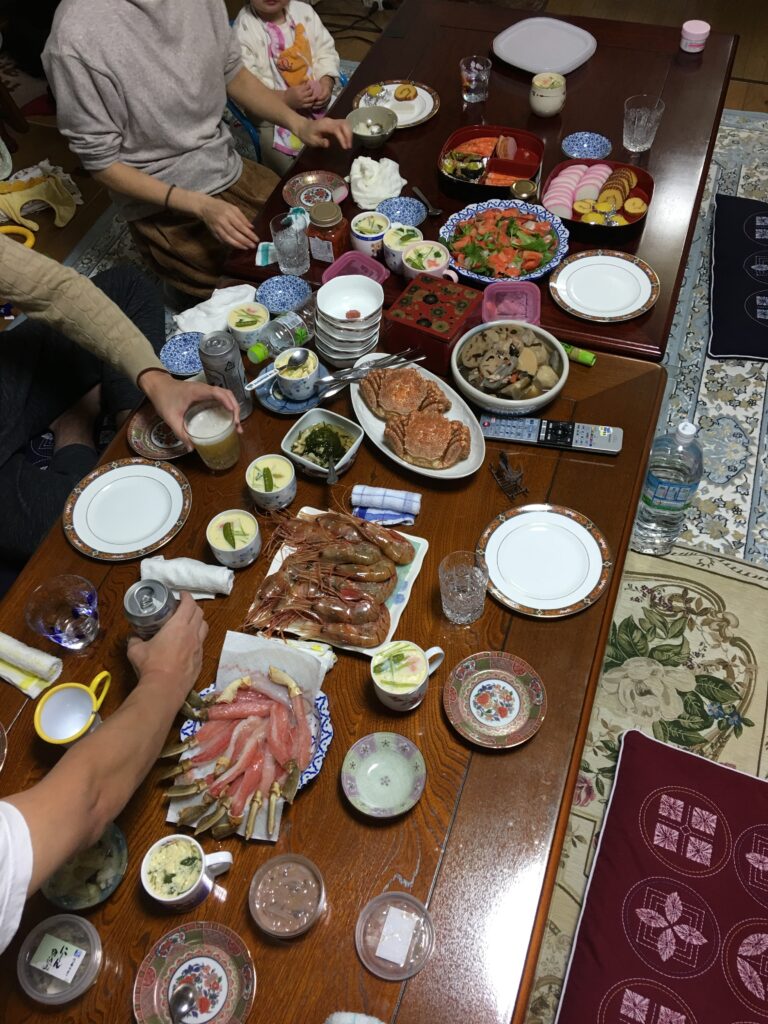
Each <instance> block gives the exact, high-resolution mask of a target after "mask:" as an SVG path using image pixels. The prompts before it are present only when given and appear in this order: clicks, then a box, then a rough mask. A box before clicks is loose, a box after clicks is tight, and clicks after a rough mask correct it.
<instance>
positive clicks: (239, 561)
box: [205, 508, 261, 569]
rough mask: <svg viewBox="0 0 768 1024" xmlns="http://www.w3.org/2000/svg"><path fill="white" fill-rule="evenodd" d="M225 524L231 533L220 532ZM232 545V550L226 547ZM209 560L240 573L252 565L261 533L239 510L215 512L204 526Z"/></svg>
mask: <svg viewBox="0 0 768 1024" xmlns="http://www.w3.org/2000/svg"><path fill="white" fill-rule="evenodd" d="M226 524H230V526H231V527H232V532H231V534H229V530H228V531H227V534H225V532H224V528H225V526H226ZM228 535H229V537H230V538H231V539H232V540H233V541H234V547H233V546H232V544H230V543H229V540H228ZM205 536H206V538H207V540H208V546H209V547H210V549H211V551H212V553H213V557H214V558H215V559H216V561H217V562H218V563H219V564H220V565H226V567H227V568H228V569H243V568H244V567H245V566H246V565H250V564H251V562H255V561H256V559H257V558H258V556H259V552H260V551H261V531H260V530H259V524H258V521H257V520H256V519H255V518H254V517H253V516H252V515H251V513H250V512H246V511H245V509H242V508H230V509H227V511H226V512H219V513H218V514H217V515H215V516H214V517H213V519H212V520H211V521H210V523H208V527H207V529H206V531H205Z"/></svg>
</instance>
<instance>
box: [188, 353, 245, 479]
mask: <svg viewBox="0 0 768 1024" xmlns="http://www.w3.org/2000/svg"><path fill="white" fill-rule="evenodd" d="M238 358H239V353H238ZM184 426H185V427H186V430H187V433H188V434H189V439H190V441H191V442H192V444H193V445H194V446H195V450H196V451H197V454H198V455H199V456H200V458H201V459H202V460H203V462H204V463H205V464H206V466H207V467H208V468H209V469H231V468H232V466H234V465H235V463H236V462H237V460H238V459H239V458H240V438H239V436H238V433H237V428H236V426H235V417H234V415H233V413H232V412H231V410H230V409H227V408H226V407H225V406H223V405H222V404H221V402H217V401H215V399H209V400H208V401H205V402H195V404H194V405H191V406H190V407H189V409H187V411H186V413H185V415H184Z"/></svg>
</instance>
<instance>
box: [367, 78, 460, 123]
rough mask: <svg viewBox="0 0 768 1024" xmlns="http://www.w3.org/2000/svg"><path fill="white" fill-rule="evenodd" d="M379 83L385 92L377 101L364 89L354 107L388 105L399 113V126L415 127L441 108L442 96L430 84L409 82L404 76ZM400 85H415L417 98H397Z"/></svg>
mask: <svg viewBox="0 0 768 1024" xmlns="http://www.w3.org/2000/svg"><path fill="white" fill-rule="evenodd" d="M379 84H380V85H381V86H382V87H383V89H384V93H383V95H381V96H380V97H379V98H377V101H376V102H375V103H374V102H373V101H372V100H371V98H370V97H369V96H368V95H367V93H366V90H365V89H362V90H361V91H360V92H359V93H358V94H357V96H355V98H354V100H353V101H352V107H353V109H357V107H359V106H379V107H388V108H389V109H390V110H394V112H395V113H396V114H397V127H398V128H413V126H414V125H417V124H423V123H424V121H428V120H429V119H430V117H434V115H435V114H436V113H437V111H438V110H439V109H440V97H439V96H438V94H437V93H436V92H435V90H434V89H432V88H431V87H430V86H428V85H423V84H421V83H419V82H408V81H406V80H405V79H402V78H398V79H388V80H387V81H385V82H380V83H379ZM398 85H415V86H416V99H415V100H396V99H395V89H396V88H397V87H398Z"/></svg>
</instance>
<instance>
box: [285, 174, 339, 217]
mask: <svg viewBox="0 0 768 1024" xmlns="http://www.w3.org/2000/svg"><path fill="white" fill-rule="evenodd" d="M348 195H349V186H348V185H347V183H346V181H344V179H343V178H340V177H339V176H338V174H334V173H333V172H332V171H304V173H303V174H296V175H294V176H293V177H292V178H289V179H288V181H286V183H285V184H284V185H283V199H284V200H285V201H286V203H288V205H289V206H303V207H304V209H305V210H311V209H312V207H313V206H317V204H318V203H341V202H343V201H344V200H345V199H346V198H347V196H348Z"/></svg>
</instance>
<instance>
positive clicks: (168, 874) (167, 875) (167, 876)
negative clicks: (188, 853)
mask: <svg viewBox="0 0 768 1024" xmlns="http://www.w3.org/2000/svg"><path fill="white" fill-rule="evenodd" d="M175 877H176V872H175V871H164V872H163V885H170V884H171V882H172V881H173V880H174V878H175Z"/></svg>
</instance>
